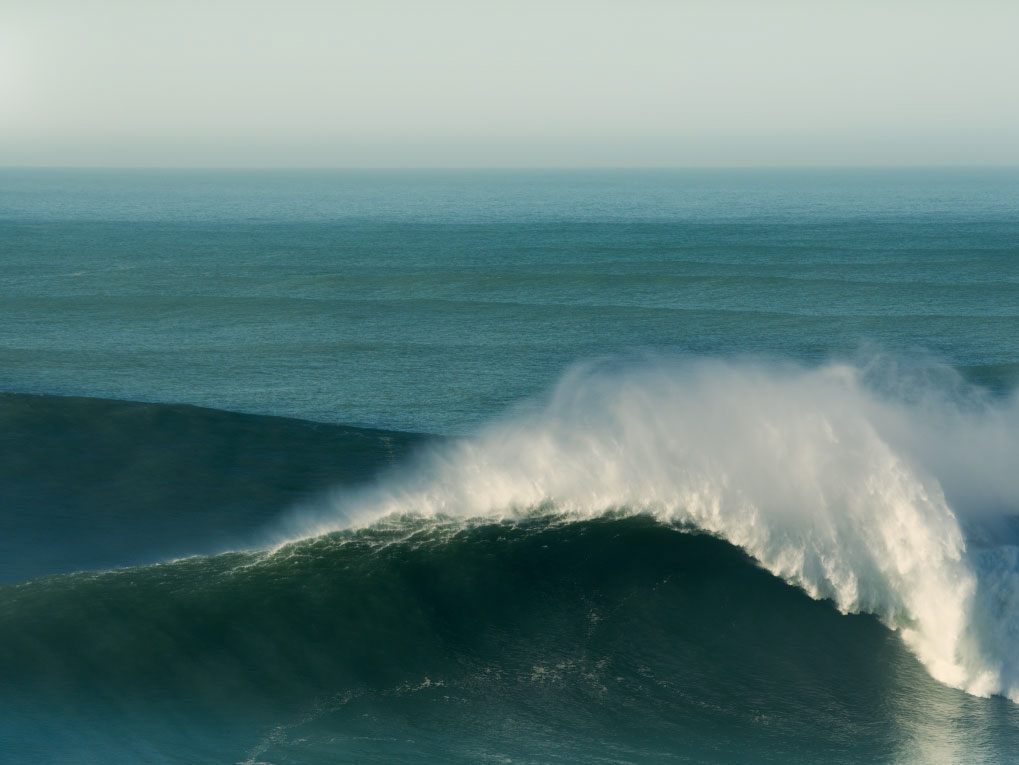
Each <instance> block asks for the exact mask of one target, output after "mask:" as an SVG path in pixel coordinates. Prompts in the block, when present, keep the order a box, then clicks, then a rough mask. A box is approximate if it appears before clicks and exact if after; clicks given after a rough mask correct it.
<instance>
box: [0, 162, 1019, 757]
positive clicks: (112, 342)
mask: <svg viewBox="0 0 1019 765" xmlns="http://www.w3.org/2000/svg"><path fill="white" fill-rule="evenodd" d="M0 391H2V392H0V762H5V763H6V762H11V763H20V762H32V763H67V762H71V763H79V762H80V763H92V762H95V763H100V762H101V763H137V762H150V763H178V762H179V763H190V762H223V763H249V764H250V765H255V763H272V764H273V765H282V764H283V763H333V762H373V761H374V762H387V763H388V762H407V763H412V762H413V763H418V762H465V763H466V762H507V763H508V762H513V763H546V762H564V763H566V762H584V763H588V762H611V763H657V762H677V763H680V762H695V763H730V762H732V763H765V762H771V763H795V762H803V763H812V762H819V761H826V762H832V763H874V762H888V763H959V762H966V763H1007V762H1013V761H1015V757H1016V754H1015V753H1016V752H1019V170H1017V169H1015V168H1010V169H1009V168H1006V169H856V170H853V169H840V170H777V169H775V170H763V169H762V170H668V171H665V170H663V171H651V170H647V171H644V170H640V171H638V170H633V171H624V170H618V171H600V170H590V171H381V170H380V171H256V170H243V171H242V170H237V171H218V170H217V171H213V170H207V171H200V170H187V171H184V170H180V171H170V170H158V171H156V170H57V169H52V170H50V169H10V168H8V169H0Z"/></svg>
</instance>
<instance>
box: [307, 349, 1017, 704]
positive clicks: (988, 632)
mask: <svg viewBox="0 0 1019 765" xmlns="http://www.w3.org/2000/svg"><path fill="white" fill-rule="evenodd" d="M920 371H921V372H922V373H921V374H917V373H916V372H917V370H915V369H914V370H907V369H903V368H902V367H898V366H896V365H889V364H888V363H886V362H884V361H881V360H875V361H872V362H870V363H868V364H866V365H855V366H854V365H849V364H830V365H827V366H823V367H818V368H803V367H799V366H792V365H777V364H766V363H761V362H750V361H748V362H729V363H725V362H718V361H697V362H690V361H687V362H683V363H678V362H676V363H670V362H661V361H659V362H654V363H647V364H643V365H641V366H640V367H639V368H633V366H632V365H629V366H625V367H621V366H620V365H617V364H613V363H611V362H603V363H599V364H590V365H586V366H584V367H580V368H577V369H575V370H573V371H572V372H571V373H570V374H568V375H567V376H566V377H565V378H564V379H563V380H562V381H561V383H560V384H559V385H558V386H557V388H556V389H555V390H554V391H553V392H552V394H551V395H550V397H549V398H548V399H547V400H546V401H545V402H543V403H542V404H540V405H532V406H530V407H529V408H527V409H522V410H519V411H518V412H516V413H515V414H514V415H513V416H511V417H508V418H506V419H504V420H502V421H500V422H497V423H495V424H493V425H491V426H489V427H488V428H487V429H485V430H484V431H483V432H481V433H479V434H477V435H476V436H474V437H472V438H468V439H463V440H460V441H456V442H452V443H448V444H445V445H442V446H441V447H438V448H436V449H434V450H432V451H431V452H430V453H428V454H427V455H425V456H424V457H423V458H422V459H421V460H420V461H419V462H418V463H417V464H416V466H415V467H414V468H411V469H405V470H404V471H402V472H400V473H397V474H395V475H390V476H388V477H387V479H386V481H385V482H384V483H381V484H379V485H378V486H377V487H374V488H372V489H370V490H365V491H362V492H359V493H357V494H351V493H345V494H342V495H337V496H336V497H335V498H334V501H333V503H332V505H331V507H330V508H329V510H328V511H327V512H325V513H322V512H319V513H317V514H305V516H304V517H303V521H302V523H303V526H302V527H301V529H300V533H301V535H313V534H322V533H328V532H330V531H333V530H336V529H338V528H349V527H361V526H365V525H370V524H372V523H375V522H377V521H378V520H379V519H381V518H382V517H384V516H387V515H391V514H407V513H412V514H418V515H421V516H424V517H434V516H451V517H479V516H480V517H486V518H492V519H495V518H506V517H513V516H515V515H519V514H521V513H526V512H529V511H533V510H534V509H535V508H542V507H548V506H553V507H554V508H555V509H556V511H557V512H563V513H567V514H569V515H571V516H574V517H579V518H584V517H591V516H595V515H600V514H602V513H604V512H605V511H606V510H610V509H611V510H620V509H623V510H625V511H627V512H641V513H647V514H650V515H653V516H654V517H656V518H658V519H660V520H662V521H664V522H668V523H676V524H684V525H693V526H696V527H697V528H699V529H701V530H704V531H708V532H710V533H713V534H715V535H718V536H720V537H722V538H724V539H726V540H728V541H729V542H731V543H732V544H734V545H737V546H739V547H741V548H743V549H744V550H746V551H747V552H748V553H749V554H750V555H752V556H753V557H754V558H755V559H756V560H758V561H759V562H760V564H761V565H762V566H763V567H765V568H766V569H767V570H769V571H770V572H772V573H773V574H775V575H777V576H780V577H782V578H783V579H784V580H786V581H787V582H790V583H792V584H795V585H796V586H798V587H801V588H802V589H803V590H804V591H806V592H807V593H808V594H810V595H811V596H812V597H814V598H818V599H821V598H828V599H831V600H832V601H833V602H834V603H835V605H836V606H837V607H838V608H839V609H840V610H841V611H843V612H861V611H864V612H869V613H873V614H875V615H877V616H878V617H879V618H881V619H882V621H884V622H885V623H886V624H887V625H888V626H889V627H891V628H892V629H895V630H897V631H899V633H900V634H901V636H902V638H903V640H904V641H905V643H906V645H907V646H908V647H909V648H910V650H912V651H913V653H914V654H915V655H916V656H917V657H918V658H919V659H920V660H921V661H922V662H923V663H924V665H925V666H926V667H927V669H928V671H929V672H930V673H931V675H932V676H933V677H935V678H936V679H938V680H940V681H942V682H944V683H946V684H949V685H952V686H954V687H957V688H961V689H964V690H966V691H968V692H970V693H973V694H977V695H990V694H1002V695H1006V696H1008V697H1010V698H1011V699H1013V700H1014V701H1019V658H1017V657H1019V651H1017V650H1016V648H1019V565H1017V556H1016V550H1017V549H1019V548H1017V547H1016V541H1017V540H1016V537H1017V536H1019V535H1016V534H1015V533H1014V529H1015V527H1016V526H1015V524H1014V523H1013V521H1014V515H1015V513H1016V510H1017V509H1019V471H1016V470H1015V465H1014V455H1015V454H1019V397H1016V396H1012V397H1011V398H1005V399H994V398H991V397H990V396H989V395H987V394H986V393H985V392H981V391H980V390H978V389H974V388H972V387H968V386H966V385H965V384H964V383H962V381H961V379H960V378H958V376H957V375H955V374H954V373H953V372H951V370H949V369H947V368H945V367H937V366H931V365H928V366H926V367H923V368H922V369H921V370H920ZM1010 529H1011V530H1013V531H1010Z"/></svg>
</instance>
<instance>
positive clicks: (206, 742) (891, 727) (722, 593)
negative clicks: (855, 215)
mask: <svg viewBox="0 0 1019 765" xmlns="http://www.w3.org/2000/svg"><path fill="white" fill-rule="evenodd" d="M0 614H2V615H3V616H2V618H0V673H2V675H3V677H4V680H5V682H4V684H3V687H2V688H0V706H2V707H3V708H4V709H5V710H6V711H7V713H6V714H5V716H4V719H3V720H2V721H0V735H2V736H3V738H4V740H5V742H6V743H5V748H6V749H7V751H8V752H9V753H10V755H11V756H12V757H14V758H15V759H17V758H18V757H22V758H23V759H25V760H26V761H27V760H28V759H32V758H33V757H34V758H35V759H36V760H40V759H41V760H45V759H47V758H46V757H40V752H43V753H45V755H47V756H48V757H49V758H50V759H52V761H55V762H56V761H91V760H92V759H95V760H96V761H103V762H138V761H145V762H177V761H181V760H185V761H187V760H190V761H195V760H200V761H209V762H247V763H287V762H302V763H307V762H323V763H325V762H338V761H368V762H371V761H378V762H408V763H410V762H482V761H490V760H491V761H503V762H505V761H512V762H541V761H549V760H552V759H555V760H557V761H563V762H597V761H611V762H624V763H625V762H631V763H635V762H663V761H672V760H680V761H695V762H719V763H721V762H726V763H728V762H737V763H739V762H746V763H750V762H761V761H781V762H799V763H808V762H818V761H821V760H830V761H832V762H916V763H921V762H925V763H926V762H958V761H962V760H965V761H967V762H999V761H1003V759H1005V758H1007V754H1005V753H1008V752H1011V751H1014V747H1015V746H1016V745H1017V744H1019V734H1017V733H1016V731H1019V713H1017V711H1016V707H1014V706H1013V705H1011V704H1010V703H1008V702H1006V701H1004V700H1002V699H997V700H994V699H991V700H986V699H980V698H977V697H973V696H968V695H966V694H964V693H961V692H959V691H954V690H952V689H950V688H948V687H946V686H944V685H941V684H938V683H936V682H935V681H934V680H932V679H931V678H930V677H929V676H928V675H927V674H926V673H925V672H924V671H923V669H922V668H921V666H920V665H919V664H918V663H917V662H916V661H915V659H914V658H913V657H912V656H911V654H909V653H908V652H907V651H906V650H905V649H904V647H903V646H902V644H901V642H900V641H899V640H897V639H896V638H895V637H894V635H893V634H892V633H890V632H889V631H887V630H886V629H884V628H883V627H882V626H881V625H880V624H879V623H878V621H877V620H875V619H873V618H872V617H866V616H843V615H840V614H838V612H837V611H835V610H834V609H832V608H831V607H830V606H829V605H827V604H825V603H821V602H817V601H812V600H810V599H809V598H807V597H806V596H805V595H804V594H802V593H801V592H800V591H799V590H797V589H795V588H791V587H788V586H786V585H785V584H783V583H782V582H781V581H780V580H778V579H776V578H775V577H772V576H770V575H769V574H767V573H766V572H765V571H763V570H761V569H760V568H759V567H758V566H756V565H754V563H753V562H752V561H751V560H749V559H748V558H747V557H746V556H745V555H744V554H743V553H741V552H740V551H739V550H737V549H736V548H734V547H732V546H731V545H729V544H726V543H725V542H723V541H721V540H718V539H715V538H712V537H711V536H708V535H702V534H691V533H677V530H676V529H675V528H673V527H670V526H668V525H666V524H662V523H660V522H658V521H655V520H654V519H653V518H650V517H648V516H629V517H625V516H613V517H603V518H599V519H592V520H585V521H578V520H572V521H571V520H569V519H567V518H564V517H561V516H555V515H541V516H536V517H533V518H529V519H522V520H516V521H502V522H489V523H484V524H481V525H470V524H466V525H465V524H463V523H459V522H445V523H443V522H437V521H424V520H420V519H419V520H412V519H404V520H402V521H400V520H395V519H392V520H390V521H388V522H386V523H384V524H379V525H376V526H375V527H373V528H371V529H366V530H362V531H345V532H338V533H335V534H332V535H329V536H325V537H320V538H316V539H311V540H304V541H301V542H296V543H292V544H289V545H286V546H284V547H282V548H280V549H279V550H278V551H276V552H275V553H273V554H268V555H267V554H265V553H231V554H224V555H219V556H215V557H211V558H210V557H198V558H191V559H188V560H183V561H178V562H174V563H167V564H161V565H156V566H151V567H145V568H133V569H125V570H121V571H114V572H107V573H100V574H86V573H83V574H74V575H68V576H62V577H50V578H43V579H38V580H35V581H32V582H28V583H25V584H22V585H17V586H9V587H5V588H2V589H0ZM995 701H997V702H1000V703H994V702H995ZM40 742H43V743H40Z"/></svg>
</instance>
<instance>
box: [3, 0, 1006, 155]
mask: <svg viewBox="0 0 1019 765" xmlns="http://www.w3.org/2000/svg"><path fill="white" fill-rule="evenodd" d="M1017 41H1019V0H1000V1H999V0H970V1H969V2H964V1H963V0H952V1H949V2H939V0H927V1H926V2H911V1H906V0H902V1H899V2H896V0H884V1H883V2H873V1H870V0H856V2H826V1H825V0H810V1H809V2H808V1H806V0H802V1H801V0H779V1H777V2H768V1H767V0H758V1H757V2H736V1H735V0H712V1H711V2H700V1H696V0H674V1H673V2H655V1H653V0H629V1H628V2H608V1H600V0H586V1H585V2H579V1H578V2H573V1H571V0H545V1H544V2H531V1H530V0H515V1H514V2H489V1H486V0H474V1H473V2H460V1H459V0H418V1H417V2H403V1H402V0H372V1H371V2H359V1H356V2H355V1H351V0H335V1H334V2H316V1H314V0H289V1H287V2H282V1H276V0H273V1H269V0H244V1H243V2H241V1H240V0H237V1H234V0H202V1H201V2H192V1H191V0H173V1H171V0H161V1H159V2H152V1H150V0H0V165H174V166H176V165H180V166H236V165H255V166H281V165H282V166H325V167H336V166H360V167H363V166H401V167H402V166H578V165H580V166H677V165H679V166H686V165H857V164H866V165H873V164H893V165H912V164H1012V165H1014V164H1019V96H1017V92H1019V42H1017Z"/></svg>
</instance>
